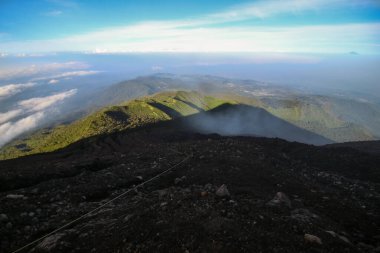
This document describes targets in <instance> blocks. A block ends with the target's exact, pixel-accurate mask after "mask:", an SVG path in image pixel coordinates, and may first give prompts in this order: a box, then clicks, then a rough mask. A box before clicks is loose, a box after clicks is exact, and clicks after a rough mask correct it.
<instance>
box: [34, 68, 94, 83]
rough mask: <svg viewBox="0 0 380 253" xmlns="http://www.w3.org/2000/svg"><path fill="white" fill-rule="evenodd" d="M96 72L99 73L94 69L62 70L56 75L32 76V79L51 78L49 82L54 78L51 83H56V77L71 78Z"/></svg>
mask: <svg viewBox="0 0 380 253" xmlns="http://www.w3.org/2000/svg"><path fill="white" fill-rule="evenodd" d="M98 73H100V71H96V70H78V71H69V72H64V73H60V74H56V75H52V76H46V77H38V78H34V79H33V80H34V81H42V80H49V79H52V80H50V81H49V83H51V81H53V80H54V82H53V83H57V82H58V81H59V80H58V79H62V78H71V77H78V76H89V75H95V74H98Z"/></svg>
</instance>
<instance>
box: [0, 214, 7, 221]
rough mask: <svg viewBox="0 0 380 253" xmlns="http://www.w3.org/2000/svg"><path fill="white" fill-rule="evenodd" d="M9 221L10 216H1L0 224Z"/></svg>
mask: <svg viewBox="0 0 380 253" xmlns="http://www.w3.org/2000/svg"><path fill="white" fill-rule="evenodd" d="M7 220H8V216H7V215H6V214H5V213H1V214H0V222H4V221H7Z"/></svg>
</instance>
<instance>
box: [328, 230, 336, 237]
mask: <svg viewBox="0 0 380 253" xmlns="http://www.w3.org/2000/svg"><path fill="white" fill-rule="evenodd" d="M326 233H328V234H330V235H331V236H332V237H336V236H337V234H336V233H335V232H334V231H326Z"/></svg>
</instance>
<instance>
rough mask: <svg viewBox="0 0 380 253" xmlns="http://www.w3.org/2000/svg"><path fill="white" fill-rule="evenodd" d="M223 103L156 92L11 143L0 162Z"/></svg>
mask: <svg viewBox="0 0 380 253" xmlns="http://www.w3.org/2000/svg"><path fill="white" fill-rule="evenodd" d="M226 102H227V101H224V100H220V99H217V98H213V97H209V96H203V95H201V94H199V93H197V92H183V91H178V92H164V93H159V94H157V95H154V96H149V97H144V98H142V99H136V100H133V101H130V102H127V103H122V104H120V105H117V106H110V107H106V108H104V109H102V110H100V111H97V112H95V113H93V114H91V115H89V116H87V117H85V118H83V119H80V120H78V121H75V122H73V123H71V124H68V125H60V126H57V127H54V128H53V129H44V130H40V131H37V132H36V133H34V134H31V135H29V136H28V137H27V138H25V139H19V140H15V141H13V142H11V143H9V144H8V145H6V146H4V147H3V148H2V149H1V152H0V159H10V158H16V157H20V156H25V155H30V154H36V153H42V152H50V151H54V150H57V149H60V148H63V147H66V146H67V145H69V144H71V143H74V142H76V141H78V140H81V139H83V138H86V137H90V136H95V135H99V134H107V133H112V132H118V131H123V130H126V129H131V128H136V127H139V126H143V125H146V124H149V123H154V122H158V121H164V120H170V119H172V118H173V117H174V116H173V115H171V114H170V113H169V111H171V112H175V113H176V114H178V116H187V115H190V114H194V113H198V112H200V111H202V110H209V109H212V108H215V107H217V106H219V105H221V104H223V103H226Z"/></svg>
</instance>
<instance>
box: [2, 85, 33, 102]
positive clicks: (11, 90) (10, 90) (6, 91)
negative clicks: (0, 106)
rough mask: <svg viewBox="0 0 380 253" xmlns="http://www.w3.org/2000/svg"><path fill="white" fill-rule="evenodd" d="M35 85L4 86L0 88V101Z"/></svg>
mask: <svg viewBox="0 0 380 253" xmlns="http://www.w3.org/2000/svg"><path fill="white" fill-rule="evenodd" d="M35 85H36V83H20V84H8V85H5V86H0V100H1V99H4V98H8V97H10V96H13V95H15V94H17V93H19V92H21V91H23V90H25V89H27V88H30V87H33V86H35Z"/></svg>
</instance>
